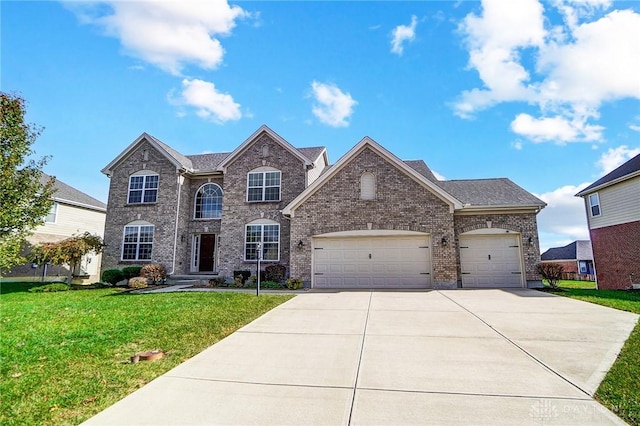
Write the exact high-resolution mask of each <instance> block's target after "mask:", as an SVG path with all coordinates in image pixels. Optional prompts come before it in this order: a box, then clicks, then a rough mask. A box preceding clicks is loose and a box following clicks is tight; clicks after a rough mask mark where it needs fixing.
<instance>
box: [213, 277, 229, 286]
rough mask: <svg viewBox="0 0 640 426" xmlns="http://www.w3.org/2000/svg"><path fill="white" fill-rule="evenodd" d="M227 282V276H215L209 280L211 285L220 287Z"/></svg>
mask: <svg viewBox="0 0 640 426" xmlns="http://www.w3.org/2000/svg"><path fill="white" fill-rule="evenodd" d="M226 282H227V278H226V277H215V278H211V279H210V280H209V285H210V286H211V287H221V286H223V285H224V284H226Z"/></svg>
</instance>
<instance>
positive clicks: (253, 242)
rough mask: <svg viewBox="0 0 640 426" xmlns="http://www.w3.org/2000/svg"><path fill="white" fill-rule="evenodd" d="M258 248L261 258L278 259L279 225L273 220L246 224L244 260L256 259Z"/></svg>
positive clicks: (266, 259)
mask: <svg viewBox="0 0 640 426" xmlns="http://www.w3.org/2000/svg"><path fill="white" fill-rule="evenodd" d="M258 250H260V251H261V253H262V257H261V259H262V260H265V261H274V262H277V261H278V260H280V225H279V224H278V223H275V222H271V221H269V223H250V224H248V225H247V226H246V232H245V240H244V260H257V259H258Z"/></svg>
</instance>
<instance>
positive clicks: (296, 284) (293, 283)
mask: <svg viewBox="0 0 640 426" xmlns="http://www.w3.org/2000/svg"><path fill="white" fill-rule="evenodd" d="M286 284H287V288H288V289H289V290H299V289H301V288H302V287H304V283H303V282H302V278H289V279H288V280H287V283H286Z"/></svg>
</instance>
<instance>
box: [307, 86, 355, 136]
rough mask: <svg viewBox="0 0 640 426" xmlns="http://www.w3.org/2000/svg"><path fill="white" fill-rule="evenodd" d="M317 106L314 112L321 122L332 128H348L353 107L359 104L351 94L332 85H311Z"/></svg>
mask: <svg viewBox="0 0 640 426" xmlns="http://www.w3.org/2000/svg"><path fill="white" fill-rule="evenodd" d="M311 89H312V90H313V97H314V99H315V101H316V104H315V105H314V106H313V109H312V112H313V115H315V116H316V117H317V118H318V120H320V122H322V123H324V124H327V125H329V126H331V127H347V126H348V125H349V121H348V120H349V118H350V117H351V115H352V114H353V107H354V106H356V105H357V104H358V102H356V101H355V100H354V99H353V98H352V97H351V94H349V93H344V92H342V91H341V90H340V89H339V88H338V87H337V86H336V85H334V84H331V83H319V82H317V81H314V82H312V83H311Z"/></svg>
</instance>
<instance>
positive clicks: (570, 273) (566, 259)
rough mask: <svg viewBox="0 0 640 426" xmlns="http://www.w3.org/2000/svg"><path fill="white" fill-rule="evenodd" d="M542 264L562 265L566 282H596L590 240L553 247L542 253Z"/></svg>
mask: <svg viewBox="0 0 640 426" xmlns="http://www.w3.org/2000/svg"><path fill="white" fill-rule="evenodd" d="M540 262H542V263H544V262H553V263H558V264H560V265H562V269H563V271H562V275H563V279H565V280H584V281H594V280H595V269H594V266H593V251H592V250H591V241H589V240H578V241H574V242H572V243H570V244H567V245H566V246H564V247H552V248H550V249H549V250H547V251H545V252H544V253H542V255H541V256H540Z"/></svg>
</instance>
